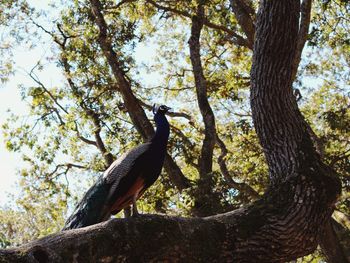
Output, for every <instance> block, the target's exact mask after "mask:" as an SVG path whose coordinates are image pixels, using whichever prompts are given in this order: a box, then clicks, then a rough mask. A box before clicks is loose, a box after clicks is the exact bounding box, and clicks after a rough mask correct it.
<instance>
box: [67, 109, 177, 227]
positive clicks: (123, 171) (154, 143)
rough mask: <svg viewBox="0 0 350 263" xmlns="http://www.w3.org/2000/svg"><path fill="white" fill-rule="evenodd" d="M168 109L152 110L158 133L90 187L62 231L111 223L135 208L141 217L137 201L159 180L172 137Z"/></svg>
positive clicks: (116, 162)
mask: <svg viewBox="0 0 350 263" xmlns="http://www.w3.org/2000/svg"><path fill="white" fill-rule="evenodd" d="M170 109H171V108H169V107H168V106H166V105H156V104H154V105H153V107H152V111H153V114H154V121H155V123H156V132H155V134H154V136H153V137H152V139H151V140H150V141H149V142H146V143H144V144H141V145H139V146H137V147H135V148H133V149H131V150H129V151H127V152H126V153H124V154H123V155H122V156H120V157H119V158H118V159H117V160H115V161H114V162H113V163H112V164H111V165H110V166H109V168H108V169H107V170H106V171H105V172H104V173H103V174H102V175H101V176H100V177H99V178H98V180H97V181H96V183H95V184H94V185H93V186H92V187H90V189H89V190H88V191H87V192H86V194H85V195H84V197H83V198H82V200H81V201H80V202H79V203H78V205H77V206H76V207H75V211H74V212H73V213H72V215H71V216H70V217H69V218H68V219H67V221H66V222H65V225H64V227H63V229H62V230H68V229H75V228H81V227H86V226H90V225H93V224H97V223H100V222H102V221H106V220H108V219H109V218H110V217H111V215H115V214H117V213H118V212H120V211H121V210H122V209H124V208H127V207H130V205H131V204H132V207H133V209H132V211H133V216H137V215H139V213H138V210H137V205H136V201H137V199H139V198H140V197H141V196H142V194H143V193H144V192H145V191H146V190H147V188H149V187H150V186H151V185H152V184H153V183H154V182H155V181H156V180H157V179H158V177H159V175H160V173H161V170H162V167H163V163H164V158H165V155H166V152H167V149H166V148H167V143H168V139H169V134H170V126H169V122H168V120H167V118H166V116H165V114H166V113H167V112H168V111H169V110H170Z"/></svg>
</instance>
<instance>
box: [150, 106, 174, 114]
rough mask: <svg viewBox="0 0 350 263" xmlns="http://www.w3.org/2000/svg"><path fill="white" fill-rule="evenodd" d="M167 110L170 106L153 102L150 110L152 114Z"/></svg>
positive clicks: (162, 112)
mask: <svg viewBox="0 0 350 263" xmlns="http://www.w3.org/2000/svg"><path fill="white" fill-rule="evenodd" d="M169 110H171V108H169V107H168V106H165V105H157V104H154V105H153V108H152V112H153V114H154V115H156V114H165V113H167V112H168V111H169Z"/></svg>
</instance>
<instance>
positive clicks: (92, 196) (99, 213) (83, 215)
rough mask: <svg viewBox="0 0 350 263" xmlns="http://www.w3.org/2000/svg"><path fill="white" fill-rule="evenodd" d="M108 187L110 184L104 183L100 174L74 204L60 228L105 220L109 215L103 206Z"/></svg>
mask: <svg viewBox="0 0 350 263" xmlns="http://www.w3.org/2000/svg"><path fill="white" fill-rule="evenodd" d="M109 188H110V185H109V184H106V183H105V182H104V180H103V178H102V176H101V177H100V178H99V179H98V180H97V182H96V183H95V184H94V185H93V186H92V187H90V189H89V190H88V191H87V193H86V194H85V196H84V197H83V199H82V200H81V201H80V203H79V204H78V205H77V206H76V208H75V211H74V212H73V214H72V215H71V216H70V217H69V218H68V219H67V221H66V223H65V225H64V227H63V229H62V230H68V229H74V228H81V227H85V226H90V225H93V224H97V223H99V222H102V221H104V220H106V218H107V216H109V215H107V214H106V213H108V209H106V207H105V204H106V199H107V197H108V193H109ZM107 219H108V218H107Z"/></svg>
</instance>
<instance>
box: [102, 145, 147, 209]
mask: <svg viewBox="0 0 350 263" xmlns="http://www.w3.org/2000/svg"><path fill="white" fill-rule="evenodd" d="M149 146H150V143H144V144H141V145H139V146H137V147H135V148H133V149H131V150H130V151H128V152H126V153H124V154H123V155H122V156H120V158H118V159H117V160H116V161H114V162H113V163H112V164H111V166H110V167H109V168H108V169H107V170H106V171H105V172H104V174H103V178H104V180H105V182H106V183H107V184H112V186H111V188H110V190H109V195H108V197H107V200H106V203H107V202H108V201H109V199H110V198H111V196H112V195H113V193H114V192H115V190H116V188H117V187H118V185H119V183H120V180H121V179H122V178H123V177H124V176H126V175H127V174H128V173H129V172H130V170H131V169H132V168H133V166H134V164H135V161H136V160H137V158H139V157H140V156H141V155H142V154H143V153H145V152H146V151H147V150H148V149H149Z"/></svg>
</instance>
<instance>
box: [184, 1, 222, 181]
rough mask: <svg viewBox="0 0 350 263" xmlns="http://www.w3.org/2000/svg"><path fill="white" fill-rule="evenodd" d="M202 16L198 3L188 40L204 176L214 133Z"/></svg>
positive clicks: (201, 171)
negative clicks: (201, 126) (202, 48)
mask: <svg viewBox="0 0 350 263" xmlns="http://www.w3.org/2000/svg"><path fill="white" fill-rule="evenodd" d="M203 17H204V7H203V6H202V5H199V6H198V10H197V15H196V16H194V17H193V18H192V27H191V37H190V39H189V41H188V43H189V46H190V58H191V63H192V67H193V75H194V79H195V85H196V94H197V101H198V106H199V109H200V112H201V114H202V118H203V122H204V140H203V145H202V150H201V155H200V159H199V162H198V163H199V173H200V176H206V175H207V174H209V173H211V172H212V164H213V151H214V146H215V134H216V129H215V117H214V113H213V110H212V109H211V107H210V104H209V101H208V93H207V81H206V79H205V76H204V73H203V67H202V62H201V57H200V34H201V30H202V27H203Z"/></svg>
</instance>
